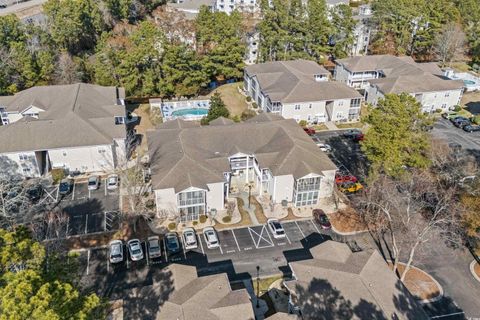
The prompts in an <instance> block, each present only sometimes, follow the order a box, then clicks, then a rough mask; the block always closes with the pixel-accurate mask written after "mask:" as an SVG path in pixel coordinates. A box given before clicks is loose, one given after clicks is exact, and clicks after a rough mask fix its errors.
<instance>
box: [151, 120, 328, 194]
mask: <svg viewBox="0 0 480 320" xmlns="http://www.w3.org/2000/svg"><path fill="white" fill-rule="evenodd" d="M147 140H148V148H149V155H150V163H151V165H150V166H151V170H152V183H153V189H165V188H174V189H175V192H180V191H182V190H185V189H187V188H189V187H197V188H202V189H206V185H207V184H208V183H217V182H222V181H223V180H224V176H223V173H224V172H230V171H231V169H230V164H229V161H228V157H229V156H232V155H234V154H236V153H239V152H241V153H248V154H254V155H255V156H256V158H257V160H258V162H259V165H260V166H261V168H269V169H270V170H272V173H273V174H274V175H286V174H293V175H294V177H295V178H300V177H303V176H305V175H307V174H309V173H316V174H322V171H326V170H335V169H336V167H335V165H334V164H333V163H332V161H331V160H330V159H329V158H328V157H327V156H326V155H325V153H324V152H322V151H320V150H319V149H318V147H317V146H316V145H315V143H314V142H313V141H312V139H311V138H310V137H309V136H308V135H306V134H305V132H304V131H303V130H302V128H301V127H300V126H299V125H298V124H297V123H296V122H295V120H293V119H288V120H285V119H284V118H282V117H281V116H278V115H274V114H266V113H263V114H260V115H258V116H256V117H254V118H252V119H249V120H248V121H246V122H243V123H231V124H224V125H216V126H200V125H199V124H194V123H192V122H189V123H187V122H186V121H183V120H176V121H169V122H166V123H164V124H162V125H161V126H160V127H159V128H158V129H157V130H155V131H150V132H149V133H148V134H147Z"/></svg>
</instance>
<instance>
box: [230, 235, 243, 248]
mask: <svg viewBox="0 0 480 320" xmlns="http://www.w3.org/2000/svg"><path fill="white" fill-rule="evenodd" d="M231 231H232V234H233V239H235V243H236V244H237V248H238V252H240V251H242V250H240V246H239V245H238V241H237V237H236V236H235V232H233V230H231Z"/></svg>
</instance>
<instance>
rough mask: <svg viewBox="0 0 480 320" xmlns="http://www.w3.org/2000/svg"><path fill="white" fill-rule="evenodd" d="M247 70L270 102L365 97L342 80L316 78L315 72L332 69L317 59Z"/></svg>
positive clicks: (320, 73)
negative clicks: (322, 64)
mask: <svg viewBox="0 0 480 320" xmlns="http://www.w3.org/2000/svg"><path fill="white" fill-rule="evenodd" d="M245 72H246V73H247V75H248V76H249V77H256V78H257V80H258V82H259V84H260V87H261V91H262V92H263V93H264V94H265V95H267V96H268V97H269V98H270V100H271V101H279V102H282V103H296V102H310V101H312V102H313V101H324V100H335V99H351V98H361V97H362V96H361V95H360V94H359V93H358V92H356V91H355V90H354V89H352V88H349V87H348V86H346V85H345V84H343V83H339V82H329V81H315V78H314V76H315V75H323V76H328V75H329V72H328V71H327V70H326V69H325V68H324V67H322V66H320V65H318V64H317V63H316V62H314V61H309V60H291V61H275V62H266V63H261V64H255V65H251V66H247V67H246V68H245Z"/></svg>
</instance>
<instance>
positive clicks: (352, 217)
mask: <svg viewBox="0 0 480 320" xmlns="http://www.w3.org/2000/svg"><path fill="white" fill-rule="evenodd" d="M329 218H330V222H331V223H332V225H333V226H334V227H335V230H337V231H339V232H355V231H365V230H367V229H368V228H367V225H366V224H365V223H364V222H363V220H362V218H361V217H360V215H359V214H358V213H357V212H356V211H355V210H354V209H352V208H347V209H344V210H339V211H338V212H335V213H332V214H330V215H329Z"/></svg>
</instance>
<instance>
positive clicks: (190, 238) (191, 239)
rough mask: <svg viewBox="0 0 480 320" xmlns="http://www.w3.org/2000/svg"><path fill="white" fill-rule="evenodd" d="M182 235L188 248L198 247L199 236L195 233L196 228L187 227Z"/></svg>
mask: <svg viewBox="0 0 480 320" xmlns="http://www.w3.org/2000/svg"><path fill="white" fill-rule="evenodd" d="M182 237H183V243H184V244H185V249H186V250H190V249H196V248H197V247H198V244H197V236H196V235H195V230H193V228H186V229H185V230H184V231H183V234H182Z"/></svg>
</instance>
